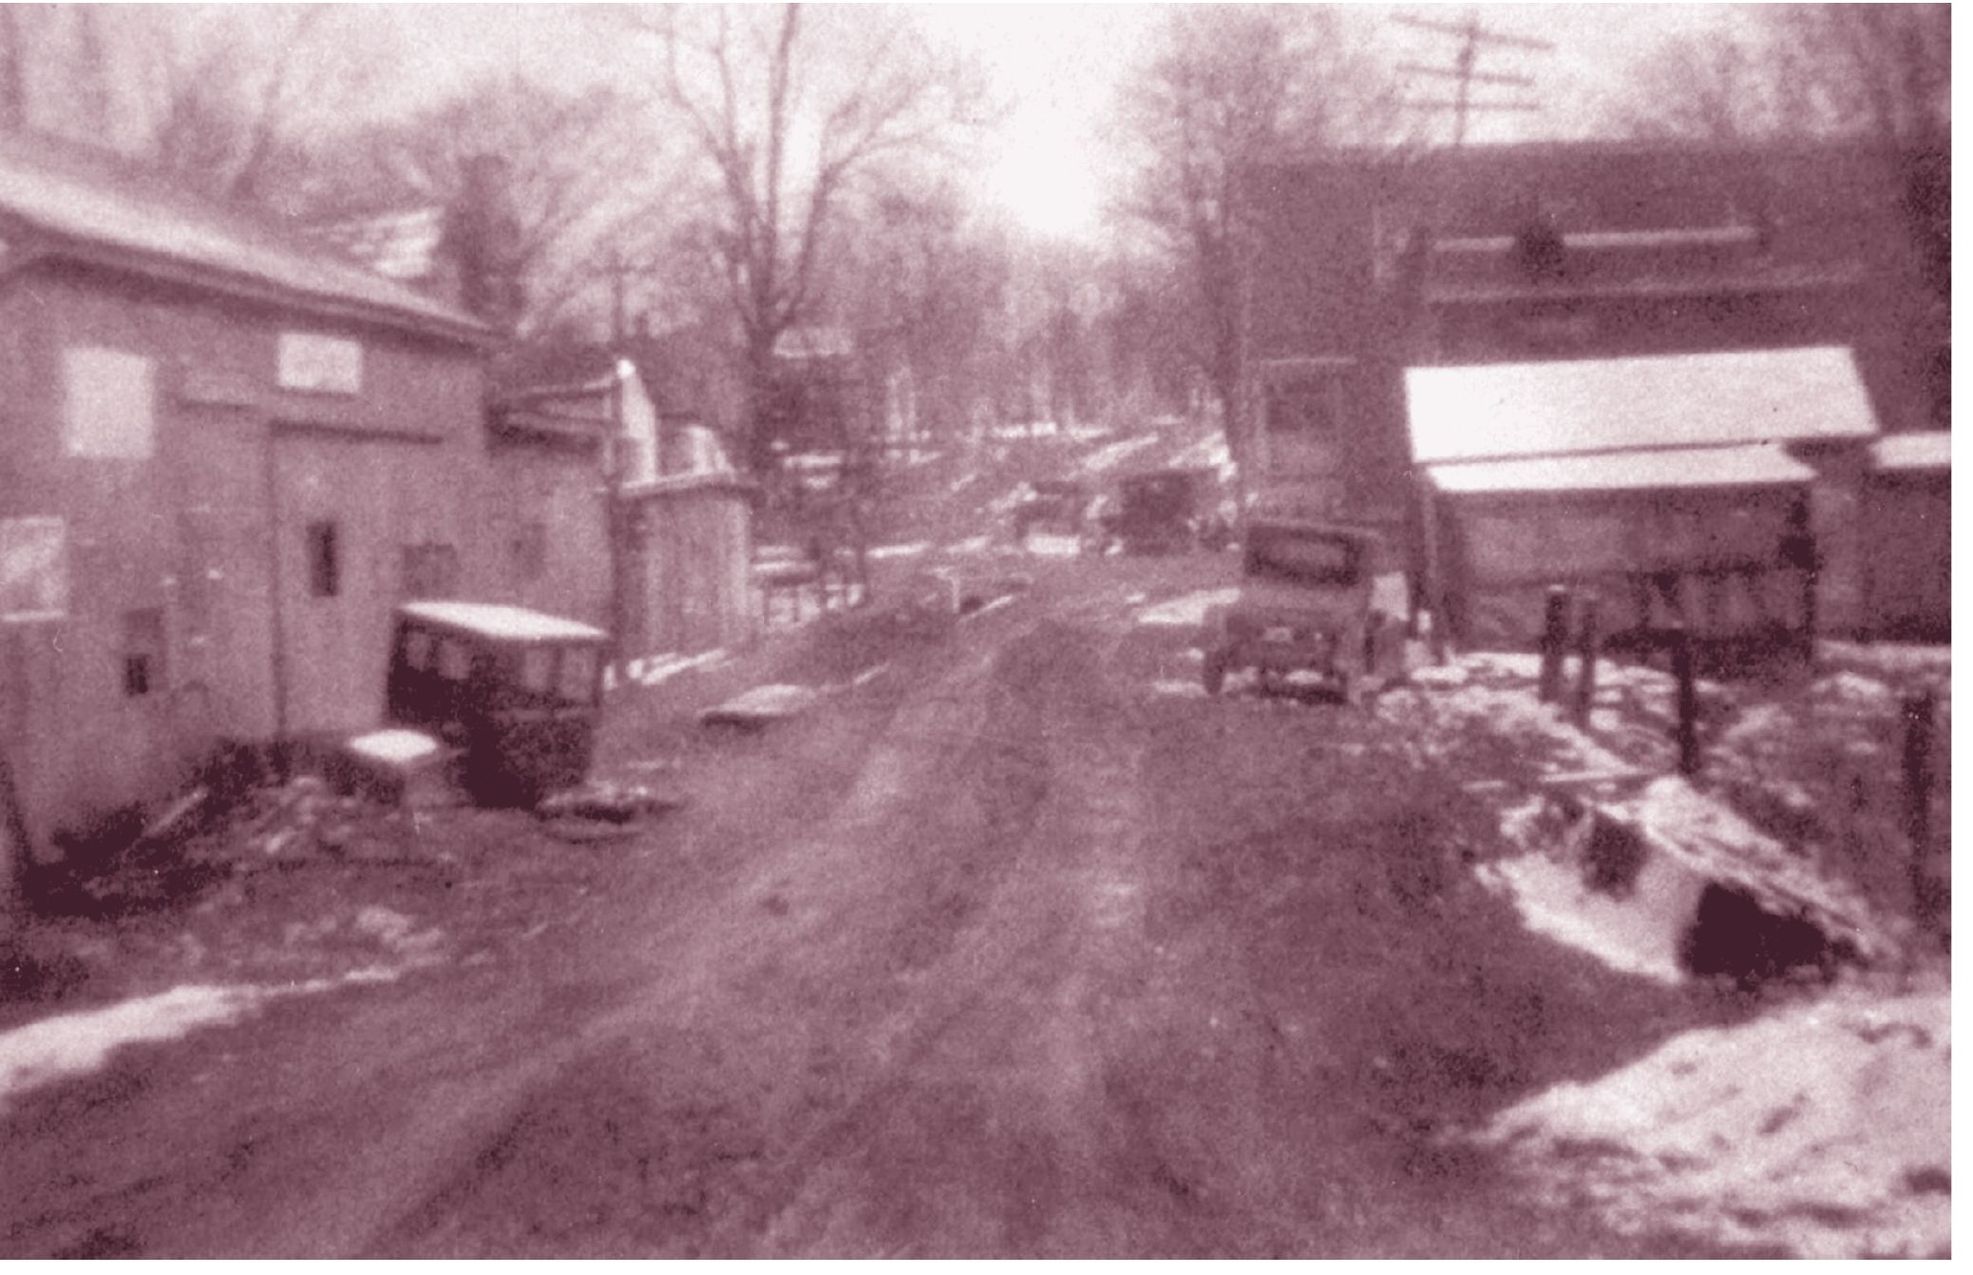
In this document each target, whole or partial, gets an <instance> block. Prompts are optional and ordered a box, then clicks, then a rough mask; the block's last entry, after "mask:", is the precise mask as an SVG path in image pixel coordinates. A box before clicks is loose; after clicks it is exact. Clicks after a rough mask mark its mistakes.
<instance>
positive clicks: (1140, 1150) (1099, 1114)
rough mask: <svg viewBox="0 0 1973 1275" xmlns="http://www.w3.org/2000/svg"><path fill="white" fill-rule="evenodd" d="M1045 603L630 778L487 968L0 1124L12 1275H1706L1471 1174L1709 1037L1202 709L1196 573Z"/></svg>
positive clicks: (60, 1090) (1456, 854)
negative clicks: (626, 818) (1544, 1264)
mask: <svg viewBox="0 0 1973 1275" xmlns="http://www.w3.org/2000/svg"><path fill="white" fill-rule="evenodd" d="M1188 573H1191V574H1193V575H1197V576H1198V579H1197V580H1191V579H1189V578H1188ZM1039 574H1040V575H1041V577H1042V578H1041V579H1040V581H1039V583H1038V585H1037V587H1036V588H1035V589H1034V590H1033V591H1032V592H1031V593H1030V594H1029V595H1028V596H1026V597H1024V598H1023V599H1022V600H1021V601H1019V602H1018V603H1016V604H1015V605H1012V606H1009V607H1006V608H1005V609H1003V610H1000V611H998V612H996V613H994V614H991V615H988V616H985V617H982V618H981V619H979V620H978V621H977V622H973V623H970V624H967V625H964V626H962V627H961V629H960V631H959V632H958V633H957V634H956V635H955V636H953V637H952V638H950V639H949V640H946V641H943V642H938V643H932V644H923V645H918V646H912V645H908V644H907V645H902V646H895V645H894V646H893V647H891V648H886V649H885V650H883V651H878V650H877V649H876V648H875V647H871V648H869V649H868V650H867V651H865V652H863V653H862V656H861V657H860V658H857V659H852V660H850V661H849V662H848V664H847V665H845V667H843V668H842V669H840V670H838V672H840V673H847V672H849V671H851V669H852V666H857V665H862V664H869V663H874V661H875V660H876V659H877V658H878V657H879V656H880V655H881V656H882V657H884V658H885V659H886V660H887V667H886V669H885V671H884V672H883V673H882V674H880V675H876V676H873V677H871V678H869V679H867V680H866V681H864V683H863V684H862V685H859V686H853V687H851V686H847V685H846V686H845V687H844V688H843V689H842V690H841V691H840V693H838V694H837V695H836V696H834V697H833V698H831V699H830V700H829V701H828V702H827V703H825V704H824V705H823V706H822V707H820V708H818V709H816V710H814V711H813V712H811V713H809V714H808V715H806V716H804V717H803V718H800V719H797V720H795V721H792V722H789V723H787V724H785V725H783V726H780V727H777V728H775V729H774V730H771V731H769V732H767V733H766V734H764V735H761V736H758V737H748V736H732V737H727V738H722V739H718V740H714V741H710V742H708V741H703V740H690V741H688V740H686V738H685V733H684V732H685V731H686V729H687V728H684V727H682V726H679V725H678V724H677V723H676V722H660V721H656V720H653V721H652V722H649V723H643V724H638V725H636V726H635V727H634V728H633V729H630V730H628V731H627V732H625V735H626V738H627V739H628V740H629V741H630V742H629V743H628V744H626V745H625V747H626V748H627V749H629V751H631V752H635V751H637V750H638V749H642V748H656V747H659V746H661V745H669V746H675V747H676V748H677V749H678V750H680V752H681V755H683V756H684V757H685V758H686V765H685V770H684V772H683V775H684V782H685V784H686V786H687V789H688V793H689V796H690V797H691V804H690V806H689V807H688V808H687V809H686V810H685V811H684V812H682V813H680V814H679V815H677V816H675V817H673V818H672V819H670V820H669V821H667V822H664V823H662V824H659V825H654V826H653V827H652V829H651V830H650V831H649V832H648V833H647V834H646V835H644V836H643V837H642V838H641V839H640V840H638V841H636V842H634V843H630V844H627V845H619V846H615V847H612V848H608V849H579V850H577V849H572V850H570V851H569V853H568V855H567V863H568V867H567V870H566V872H565V874H563V875H561V876H559V877H542V878H541V879H540V880H538V881H535V882H533V883H532V885H531V886H530V889H532V890H534V891H536V892H537V893H536V897H537V898H538V900H539V907H538V916H539V920H538V921H530V922H529V924H528V929H529V930H530V931H535V930H539V931H540V933H539V935H538V937H535V938H533V940H532V941H530V942H527V943H520V942H510V943H507V944H506V945H504V946H501V947H499V948H498V953H499V954H498V958H497V959H479V960H476V961H454V962H450V963H448V964H445V965H441V966H439V967H436V968H431V969H426V970H422V971H418V972H415V973H411V974H407V975H406V976H404V977H402V978H400V979H398V980H397V981H395V982H392V983H389V984H382V985H376V986H361V987H350V988H346V989H343V990H338V991H334V992H330V993H327V994H322V995H314V996H306V997H302V996H297V997H293V998H290V999H286V1000H280V1001H275V1002H271V1003H270V1004H269V1006H268V1008H267V1009H266V1010H265V1011H264V1012H262V1013H260V1014H258V1015H257V1016H254V1017H251V1018H248V1019H246V1020H245V1021H242V1022H240V1023H238V1024H235V1025H231V1026H224V1027H214V1028H208V1029H205V1030H202V1031H198V1032H195V1033H193V1034H191V1035H189V1036H187V1037H185V1038H184V1039H182V1040H179V1041H175V1042H172V1043H169V1044H160V1045H153V1046H139V1047H133V1048H129V1049H125V1050H123V1051H120V1052H119V1053H117V1054H116V1055H115V1056H114V1057H113V1058H112V1060H111V1063H110V1065H109V1066H108V1067H106V1068H105V1069H103V1070H100V1071H98V1072H95V1073H93V1074H91V1075H88V1076H85V1077H82V1078H78V1079H74V1080H70V1081H66V1082H63V1083H60V1084H56V1085H51V1086H48V1087H45V1088H42V1089H38V1090H35V1091H33V1092H31V1093H28V1094H25V1095H22V1096H20V1097H19V1098H18V1099H17V1100H16V1101H15V1102H14V1104H13V1106H12V1107H11V1108H10V1109H9V1110H7V1111H6V1113H5V1115H4V1125H0V1138H3V1139H4V1141H5V1144H6V1146H7V1163H8V1171H7V1173H6V1175H5V1181H4V1183H0V1254H4V1255H6V1256H10V1257H22V1256H53V1255H99V1256H136V1255H142V1256H159V1257H163V1256H233V1257H251V1256H423V1257H454V1256H459V1257H465V1256H518V1257H550V1256H565V1257H576V1256H645V1255H649V1256H664V1257H682V1256H715V1255H716V1256H736V1257H737V1256H749V1257H752V1256H801V1257H874V1256H906V1257H967V1256H978V1257H1001V1256H1031V1257H1055V1256H1083V1257H1153V1256H1224V1257H1234V1256H1241V1257H1245V1256H1253V1257H1259V1256H1320V1255H1355V1256H1397V1255H1410V1256H1454V1255H1458V1256H1506V1255H1527V1256H1585V1257H1586V1256H1615V1255H1630V1256H1641V1255H1664V1256H1673V1255H1690V1254H1691V1253H1692V1252H1693V1249H1692V1248H1691V1247H1690V1245H1689V1244H1687V1243H1686V1242H1684V1241H1680V1240H1676V1239H1673V1238H1669V1237H1667V1238H1663V1239H1655V1240H1654V1239H1636V1238H1630V1237H1624V1236H1618V1235H1616V1234H1613V1233H1609V1232H1605V1231H1603V1230H1601V1229H1598V1228H1597V1227H1596V1225H1595V1224H1594V1223H1593V1222H1590V1221H1588V1220H1586V1219H1585V1218H1584V1217H1582V1216H1581V1215H1578V1214H1575V1213H1572V1212H1558V1211H1550V1210H1545V1209H1543V1208H1541V1207H1538V1206H1537V1205H1535V1204H1534V1203H1532V1202H1530V1201H1526V1200H1523V1199H1521V1198H1518V1197H1517V1196H1516V1194H1515V1193H1514V1189H1513V1188H1511V1187H1510V1186H1508V1185H1507V1184H1506V1182H1505V1180H1504V1179H1503V1178H1502V1177H1501V1176H1500V1175H1498V1174H1497V1173H1496V1169H1495V1165H1494V1163H1493V1162H1492V1161H1491V1160H1490V1159H1489V1157H1488V1156H1487V1155H1486V1154H1484V1153H1482V1152H1479V1151H1476V1150H1473V1149H1471V1148H1470V1147H1469V1146H1467V1145H1466V1144H1464V1143H1462V1142H1461V1141H1460V1140H1459V1139H1458V1138H1457V1137H1456V1136H1455V1135H1456V1134H1457V1132H1458V1131H1459V1130H1460V1129H1461V1128H1464V1127H1467V1126H1469V1125H1470V1124H1472V1123H1474V1122H1476V1121H1478V1120H1480V1119H1482V1118H1483V1117H1484V1116H1485V1115H1487V1114H1488V1113H1490V1112H1492V1111H1496V1110H1498V1109H1500V1108H1502V1107H1504V1106H1506V1105H1507V1104H1509V1103H1511V1102H1513V1101H1514V1100H1516V1099H1517V1098H1519V1097H1523V1096H1525V1095H1527V1094H1529V1093H1531V1092H1533V1091H1535V1090H1537V1089H1539V1088H1541V1087H1543V1086H1545V1085H1547V1084H1550V1083H1552V1082H1554V1081H1557V1080H1559V1079H1564V1078H1570V1077H1588V1076H1593V1075H1596V1074H1599V1073H1601V1072H1604V1071H1607V1070H1608V1069H1610V1068H1612V1067H1614V1066H1617V1065H1619V1064H1621V1063H1623V1062H1624V1061H1626V1060H1628V1059H1630V1058H1633V1057H1635V1056H1638V1055H1640V1054H1642V1053H1643V1052H1645V1051H1647V1050H1648V1049H1650V1048H1651V1047H1652V1046H1653V1045H1654V1044H1656V1043H1657V1042H1659V1041H1661V1040H1663V1039H1664V1038H1665V1037H1666V1036H1667V1035H1668V1034H1670V1033H1671V1032H1673V1031H1676V1030H1679V1029H1681V1028H1684V1027H1688V1026H1691V1025H1693V1024H1694V1023H1695V1022H1698V1021H1701V1019H1702V1017H1703V1016H1704V1014H1705V1013H1706V1012H1708V1011H1707V1010H1706V1009H1705V1007H1704V1006H1703V1005H1701V1004H1700V1003H1699V1002H1697V1001H1695V1000H1694V999H1692V998H1690V997H1686V996H1682V995H1680V994H1677V993H1675V992H1673V991H1670V990H1667V989H1664V988H1661V987H1658V986H1656V985H1653V984H1649V983H1646V982H1644V981H1643V980H1637V979H1630V978H1626V977H1623V976H1621V975H1617V974H1614V973H1612V972H1610V971H1608V970H1606V969H1605V968H1603V967H1601V966H1599V965H1597V964H1595V963H1594V962H1592V961H1591V960H1590V959H1589V958H1587V957H1584V956H1580V955H1577V954H1574V953H1572V952H1570V951H1568V950H1566V949H1563V948H1560V947H1557V946H1555V945H1553V944H1551V943H1549V942H1547V941H1545V940H1542V939H1539V938H1536V937H1533V936H1531V935H1529V934H1527V933H1526V932H1524V931H1523V930H1521V929H1520V928H1519V926H1518V924H1517V923H1516V921H1515V919H1514V917H1513V914H1512V913H1511V911H1510V910H1508V909H1507V907H1506V905H1504V904H1502V903H1500V902H1498V901H1497V900H1495V899H1493V898H1492V897H1491V896H1489V895H1487V894H1486V893H1485V892H1483V891H1481V890H1479V889H1478V888H1476V887H1475V886H1473V885H1472V884H1471V882H1470V878H1469V874H1467V873H1465V872H1464V871H1463V870H1462V867H1461V864H1462V858H1463V857H1466V856H1471V855H1474V854H1480V853H1484V852H1485V851H1486V846H1485V845H1484V844H1483V842H1484V839H1485V838H1486V837H1487V836H1488V835H1489V833H1488V831H1487V830H1486V829H1484V828H1479V827H1475V826H1474V825H1473V824H1472V823H1470V822H1469V821H1467V820H1464V819H1462V818H1461V809H1460V807H1459V805H1458V802H1457V800H1456V795H1455V794H1453V792H1452V789H1451V788H1450V787H1449V780H1448V779H1447V778H1446V777H1444V776H1437V775H1433V774H1431V773H1429V772H1426V771H1422V770H1418V769H1415V768H1414V766H1413V764H1412V763H1410V762H1407V761H1406V760H1405V757H1406V751H1405V750H1404V749H1403V748H1402V747H1400V746H1399V745H1400V744H1401V741H1399V740H1397V739H1395V738H1392V737H1391V731H1392V728H1391V727H1390V726H1388V725H1386V724H1384V723H1383V722H1381V721H1380V720H1379V719H1378V718H1377V717H1376V715H1375V714H1372V713H1357V714H1351V713H1348V712H1346V711H1345V710H1343V709H1341V708H1338V707H1333V706H1328V705H1309V706H1303V705H1294V704H1289V703H1284V702H1272V701H1264V700H1258V699H1243V698H1237V697H1236V698H1231V699H1226V700H1220V701H1208V700H1205V699H1204V698H1202V697H1199V696H1197V695H1195V694H1192V693H1190V687H1191V686H1192V684H1193V683H1194V682H1196V671H1195V670H1196V665H1195V664H1193V663H1191V662H1188V659H1187V656H1186V652H1185V649H1184V647H1185V638H1186V636H1187V635H1186V634H1185V633H1184V632H1183V631H1182V630H1181V629H1178V628H1158V627H1152V626H1143V625H1134V624H1133V623H1132V617H1133V615H1134V614H1135V613H1137V612H1138V611H1139V610H1141V607H1140V606H1139V605H1138V602H1139V601H1140V600H1141V596H1142V595H1145V594H1146V593H1147V592H1148V594H1149V596H1150V597H1151V598H1152V599H1153V600H1155V599H1156V598H1157V597H1163V596H1168V595H1170V594H1172V593H1174V592H1177V591H1181V590H1182V589H1183V588H1185V587H1192V586H1196V585H1197V584H1199V583H1201V582H1208V581H1210V579H1211V578H1212V577H1211V564H1210V563H1204V564H1191V565H1186V564H1178V565H1172V564H1158V563H1153V564H1145V565H1138V564H1131V563H1119V562H1117V561H1115V560H1111V561H1105V562H1097V563H1067V564H1062V565H1060V566H1059V567H1050V568H1048V569H1045V570H1043V571H1041V572H1040V573H1039ZM578 900H579V902H578ZM451 906H452V907H453V908H454V909H455V911H456V912H457V913H458V915H456V916H455V917H454V918H453V919H452V920H451V921H450V922H449V923H450V924H451V925H453V926H454V928H455V929H465V928H470V926H471V924H472V921H471V918H470V916H469V915H467V914H468V913H470V910H471V909H472V908H473V907H474V906H475V905H474V902H473V900H472V899H471V898H470V897H467V895H466V894H465V893H464V892H463V891H461V892H459V895H458V897H457V898H455V899H453V900H452V901H451ZM526 919H527V918H520V919H511V920H512V923H513V924H514V925H517V926H518V925H519V924H520V923H521V920H526ZM509 921H510V919H509V918H503V920H502V921H501V923H502V924H508V923H509ZM1707 1251H1709V1252H1717V1250H1707Z"/></svg>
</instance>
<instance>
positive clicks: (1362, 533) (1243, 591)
mask: <svg viewBox="0 0 1973 1275" xmlns="http://www.w3.org/2000/svg"><path fill="white" fill-rule="evenodd" d="M1406 603H1407V587H1406V582H1405V576H1404V573H1403V572H1402V571H1401V570H1399V569H1397V567H1396V565H1395V554H1394V552H1393V550H1392V548H1391V546H1390V544H1389V543H1388V542H1387V541H1386V540H1385V538H1384V537H1383V536H1382V535H1381V534H1379V533H1378V532H1376V531H1372V530H1369V529H1366V528H1361V527H1352V526H1348V525H1345V524H1340V523H1331V522H1321V521H1313V520H1307V519H1300V518H1293V517H1256V518H1254V519H1252V520H1250V521H1249V522H1248V524H1247V528H1246V534H1245V536H1244V537H1243V542H1242V546H1241V581H1240V593H1239V597H1238V598H1237V599H1236V600H1235V601H1234V602H1232V603H1231V604H1229V605H1227V606H1225V607H1221V608H1219V609H1217V610H1216V611H1215V612H1213V613H1212V614H1211V615H1209V616H1208V617H1207V621H1206V628H1205V632H1204V633H1203V635H1202V641H1201V646H1202V647H1203V649H1204V653H1205V663H1204V671H1203V678H1204V682H1205V687H1206V690H1207V692H1208V693H1210V694H1214V695H1217V694H1218V693H1219V691H1220V688H1221V686H1222V685H1223V683H1224V681H1225V679H1226V675H1227V674H1228V673H1231V672H1235V671H1238V670H1240V669H1247V668H1251V669H1254V670H1256V671H1257V672H1259V674H1260V676H1261V681H1262V683H1263V685H1266V686H1272V685H1274V684H1276V683H1277V682H1278V681H1279V680H1280V679H1281V678H1282V677H1283V676H1284V675H1285V674H1289V673H1313V674H1316V675H1317V676H1318V678H1319V679H1320V681H1321V682H1322V683H1323V684H1324V685H1325V686H1326V687H1327V688H1328V689H1330V690H1332V691H1334V692H1335V693H1336V694H1337V695H1338V696H1340V697H1341V698H1342V699H1343V701H1344V702H1345V703H1351V704H1354V703H1356V702H1358V700H1359V699H1360V698H1361V696H1362V694H1363V693H1364V692H1365V691H1366V690H1371V689H1375V688H1378V687H1381V686H1382V685H1384V684H1385V683H1387V682H1389V681H1392V680H1394V679H1396V678H1397V677H1401V676H1402V675H1403V672H1404V669H1405V657H1406V649H1405V632H1404V617H1405V608H1406Z"/></svg>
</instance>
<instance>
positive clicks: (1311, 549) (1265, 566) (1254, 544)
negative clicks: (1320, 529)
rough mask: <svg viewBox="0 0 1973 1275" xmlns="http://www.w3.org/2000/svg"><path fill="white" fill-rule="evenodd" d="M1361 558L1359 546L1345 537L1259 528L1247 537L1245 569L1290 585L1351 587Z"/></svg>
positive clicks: (1258, 575) (1248, 572)
mask: <svg viewBox="0 0 1973 1275" xmlns="http://www.w3.org/2000/svg"><path fill="white" fill-rule="evenodd" d="M1361 556H1362V554H1361V546H1359V545H1358V544H1357V543H1356V542H1355V541H1354V540H1350V539H1348V538H1346V537H1342V536H1329V535H1315V534H1310V533H1308V532H1298V531H1293V530H1289V529H1286V528H1279V527H1260V528H1256V529H1255V530H1254V531H1253V532H1252V533H1251V534H1250V535H1249V536H1248V538H1247V560H1246V570H1247V574H1248V575H1250V576H1256V577H1260V578H1263V579H1277V580H1283V581H1287V582H1289V583H1292V584H1304V585H1351V584H1355V583H1356V581H1357V573H1358V570H1359V566H1358V564H1359V561H1360V559H1361Z"/></svg>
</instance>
